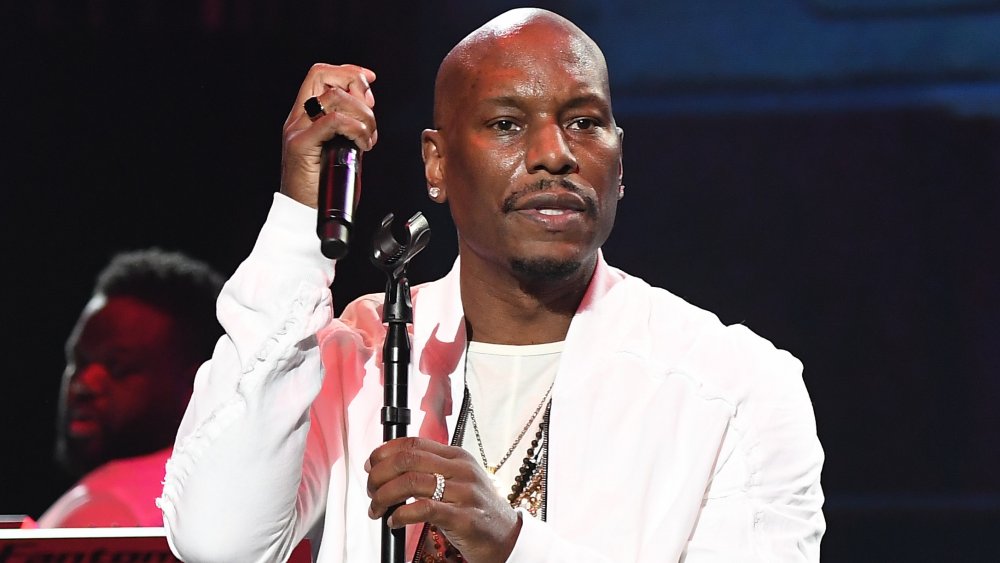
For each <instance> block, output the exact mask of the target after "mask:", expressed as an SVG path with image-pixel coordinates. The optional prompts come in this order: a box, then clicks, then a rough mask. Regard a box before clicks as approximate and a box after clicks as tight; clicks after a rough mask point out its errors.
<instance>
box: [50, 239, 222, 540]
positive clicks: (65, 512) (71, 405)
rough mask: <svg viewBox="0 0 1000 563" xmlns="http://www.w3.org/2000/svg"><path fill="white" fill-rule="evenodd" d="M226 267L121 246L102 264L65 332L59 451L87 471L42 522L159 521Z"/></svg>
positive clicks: (214, 333)
mask: <svg viewBox="0 0 1000 563" xmlns="http://www.w3.org/2000/svg"><path fill="white" fill-rule="evenodd" d="M221 287H222V277H221V276H220V275H219V274H218V273H217V272H215V271H214V270H213V269H211V268H210V267H209V266H208V265H207V264H205V263H204V262H201V261H198V260H195V259H193V258H190V257H188V256H186V255H184V254H181V253H179V252H165V251H162V250H159V249H156V248H152V249H147V250H138V251H133V252H124V253H120V254H117V255H116V256H114V257H113V258H112V260H111V261H110V262H109V263H108V265H107V266H105V268H104V269H103V270H102V271H101V272H100V274H99V275H98V278H97V283H96V286H95V288H94V294H93V297H91V299H90V301H89V302H88V303H87V305H86V307H84V310H83V313H82V314H81V315H80V319H79V320H78V321H77V324H76V327H75V328H74V329H73V331H72V333H71V334H70V336H69V339H68V340H67V342H66V371H65V373H64V374H63V382H62V389H61V393H60V402H59V420H58V428H57V443H56V457H57V459H58V461H59V462H60V463H61V464H62V465H63V466H64V467H65V468H66V469H67V470H69V471H71V472H72V473H74V474H78V475H81V474H83V473H87V474H86V475H85V476H84V477H83V479H81V480H80V482H79V483H77V484H76V485H75V486H74V487H73V488H71V489H70V490H69V491H67V492H66V493H65V494H64V495H63V496H62V497H60V498H59V500H57V501H56V502H55V504H53V505H52V506H51V507H50V508H49V509H48V510H46V512H45V514H43V515H42V516H41V518H39V521H38V524H39V526H40V527H43V528H60V527H61V528H66V527H73V528H76V527H90V526H162V525H163V517H162V513H161V512H160V511H159V510H158V509H157V508H156V505H155V503H154V501H155V499H156V497H157V496H158V495H159V493H160V491H161V490H162V481H163V474H164V468H165V465H166V460H167V458H169V456H170V449H171V448H170V446H171V445H172V443H173V438H174V436H175V434H176V432H177V426H178V424H179V423H180V420H181V417H182V416H183V414H184V409H185V408H186V407H187V402H188V400H189V398H190V396H191V387H192V383H193V381H194V374H195V372H196V371H197V368H198V366H199V365H200V364H201V363H202V362H204V361H205V360H206V359H207V358H208V357H210V356H211V352H212V346H213V345H214V343H215V341H216V340H217V338H218V336H219V333H220V332H221V330H220V327H219V325H218V322H217V321H216V320H215V316H214V314H213V311H214V303H215V300H216V299H217V298H218V294H219V291H220V289H221Z"/></svg>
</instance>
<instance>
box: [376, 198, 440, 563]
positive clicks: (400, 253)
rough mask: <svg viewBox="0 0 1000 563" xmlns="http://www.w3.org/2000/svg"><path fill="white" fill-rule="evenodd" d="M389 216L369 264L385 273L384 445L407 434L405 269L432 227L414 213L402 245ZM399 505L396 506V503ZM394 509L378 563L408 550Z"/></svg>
mask: <svg viewBox="0 0 1000 563" xmlns="http://www.w3.org/2000/svg"><path fill="white" fill-rule="evenodd" d="M392 220H393V216H392V213H390V214H388V215H386V216H385V218H384V219H382V226H381V227H380V228H379V229H378V231H376V233H375V237H374V242H373V247H374V250H373V253H372V263H373V264H375V266H377V267H378V268H379V269H380V270H382V271H383V272H385V274H386V277H387V278H388V279H387V281H386V286H385V303H384V304H383V306H382V322H383V323H384V324H386V335H385V342H384V343H383V345H382V376H383V380H384V390H383V397H384V401H385V406H383V407H382V439H383V440H384V441H386V442H388V441H389V440H394V439H396V438H401V437H403V436H406V426H407V425H408V424H409V423H410V409H409V408H408V407H407V400H406V393H407V377H408V375H409V368H410V334H409V331H408V330H407V325H409V324H412V323H413V305H412V303H411V302H410V282H409V280H408V279H407V277H406V265H407V264H408V263H409V261H410V259H412V258H413V257H414V256H416V255H417V253H418V252H420V251H421V250H423V249H424V247H425V246H427V243H428V242H429V241H430V234H431V231H430V226H429V225H428V224H427V219H425V218H424V216H423V215H422V214H421V213H420V212H419V211H418V212H417V213H416V214H415V215H414V216H413V217H410V220H409V221H407V222H406V230H407V240H406V241H404V242H402V243H400V242H399V241H397V240H396V238H395V237H394V236H393V234H392V229H391V226H392ZM397 506H399V505H397ZM397 506H393V507H391V508H389V510H388V511H387V512H386V513H385V515H383V516H382V563H403V562H404V561H405V558H404V557H405V554H404V550H405V549H406V527H405V526H404V527H402V528H397V529H395V530H394V529H391V528H389V525H388V523H387V519H388V517H389V515H390V514H392V512H393V511H394V510H395V509H396V508H397Z"/></svg>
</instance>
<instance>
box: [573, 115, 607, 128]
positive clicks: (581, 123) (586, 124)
mask: <svg viewBox="0 0 1000 563" xmlns="http://www.w3.org/2000/svg"><path fill="white" fill-rule="evenodd" d="M599 125H600V122H598V121H597V120H596V119H594V118H593V117H578V118H576V119H574V120H573V121H570V122H569V128H570V129H575V130H577V131H589V130H590V129H594V128H596V127H597V126H599Z"/></svg>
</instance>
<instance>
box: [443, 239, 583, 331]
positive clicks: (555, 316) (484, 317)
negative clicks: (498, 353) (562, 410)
mask: <svg viewBox="0 0 1000 563" xmlns="http://www.w3.org/2000/svg"><path fill="white" fill-rule="evenodd" d="M596 264H597V257H596V255H595V256H594V258H593V259H592V260H588V261H587V262H585V263H584V264H583V265H582V266H581V267H580V268H579V270H578V271H577V272H574V273H572V274H570V275H569V276H567V277H565V278H561V279H557V280H553V279H546V280H538V279H524V278H523V277H519V276H518V275H517V274H515V273H514V272H512V271H511V269H510V268H507V269H502V270H501V269H498V268H482V267H478V266H479V265H472V264H469V265H467V263H466V261H465V260H464V259H463V261H462V270H461V280H460V285H461V291H462V307H463V309H464V311H465V321H466V328H467V330H468V332H469V340H470V341H471V340H474V341H476V342H486V343H489V344H511V345H525V344H543V343H546V342H559V341H561V340H564V339H565V338H566V333H567V332H568V331H569V325H570V321H572V320H573V315H575V314H576V310H577V308H578V307H579V306H580V301H582V300H583V295H584V293H585V292H586V291H587V287H588V286H589V285H590V280H591V278H592V277H593V275H594V268H595V266H596ZM467 266H468V267H467Z"/></svg>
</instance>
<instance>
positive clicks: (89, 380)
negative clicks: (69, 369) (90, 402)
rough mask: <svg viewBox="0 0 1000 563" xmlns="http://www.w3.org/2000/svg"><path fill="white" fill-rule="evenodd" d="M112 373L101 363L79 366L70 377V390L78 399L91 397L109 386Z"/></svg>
mask: <svg viewBox="0 0 1000 563" xmlns="http://www.w3.org/2000/svg"><path fill="white" fill-rule="evenodd" d="M110 378H111V375H110V374H109V373H108V370H107V369H105V367H104V366H103V365H101V364H99V363H91V364H87V365H85V366H81V367H78V368H77V370H76V371H75V372H74V373H73V375H72V376H71V377H70V382H69V392H70V395H72V396H73V397H74V398H76V399H78V400H79V399H90V398H93V397H94V396H95V395H99V394H101V393H103V392H104V390H105V389H106V388H107V384H108V381H109V379H110Z"/></svg>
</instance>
